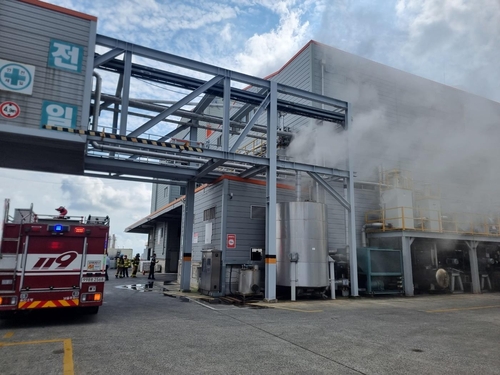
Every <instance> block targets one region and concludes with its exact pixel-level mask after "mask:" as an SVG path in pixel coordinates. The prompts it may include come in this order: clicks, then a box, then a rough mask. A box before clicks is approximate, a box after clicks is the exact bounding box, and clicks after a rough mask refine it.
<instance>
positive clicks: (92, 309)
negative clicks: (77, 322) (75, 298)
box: [82, 306, 99, 315]
mask: <svg viewBox="0 0 500 375" xmlns="http://www.w3.org/2000/svg"><path fill="white" fill-rule="evenodd" d="M82 309H83V313H84V314H86V315H95V314H97V313H98V312H99V306H89V307H82Z"/></svg>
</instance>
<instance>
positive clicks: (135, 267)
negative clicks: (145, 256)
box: [132, 254, 141, 277]
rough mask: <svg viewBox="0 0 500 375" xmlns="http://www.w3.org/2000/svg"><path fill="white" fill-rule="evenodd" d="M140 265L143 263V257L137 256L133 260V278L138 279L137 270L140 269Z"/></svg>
mask: <svg viewBox="0 0 500 375" xmlns="http://www.w3.org/2000/svg"><path fill="white" fill-rule="evenodd" d="M139 263H141V256H140V255H139V254H135V258H134V259H132V277H137V276H136V275H137V270H138V269H139Z"/></svg>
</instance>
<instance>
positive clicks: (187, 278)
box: [181, 181, 195, 291]
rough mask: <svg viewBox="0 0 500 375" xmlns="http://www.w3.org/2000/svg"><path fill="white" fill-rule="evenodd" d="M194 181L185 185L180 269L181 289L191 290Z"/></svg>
mask: <svg viewBox="0 0 500 375" xmlns="http://www.w3.org/2000/svg"><path fill="white" fill-rule="evenodd" d="M194 187H195V182H194V181H188V183H187V186H186V201H185V202H184V211H183V220H184V231H183V234H182V271H181V290H183V291H190V290H191V256H192V249H193V221H194Z"/></svg>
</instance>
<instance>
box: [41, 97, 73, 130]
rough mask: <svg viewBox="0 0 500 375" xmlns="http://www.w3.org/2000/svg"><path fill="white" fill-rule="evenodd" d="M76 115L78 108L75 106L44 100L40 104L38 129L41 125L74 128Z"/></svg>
mask: <svg viewBox="0 0 500 375" xmlns="http://www.w3.org/2000/svg"><path fill="white" fill-rule="evenodd" d="M77 114H78V107H77V106H76V105H71V104H67V103H59V102H51V101H49V100H44V101H43V103H42V119H41V122H40V127H42V126H43V125H53V126H62V127H65V128H76V119H77Z"/></svg>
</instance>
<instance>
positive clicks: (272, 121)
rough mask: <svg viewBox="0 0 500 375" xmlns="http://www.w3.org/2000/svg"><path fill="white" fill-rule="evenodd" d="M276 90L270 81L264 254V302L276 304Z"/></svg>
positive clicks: (275, 85)
mask: <svg viewBox="0 0 500 375" xmlns="http://www.w3.org/2000/svg"><path fill="white" fill-rule="evenodd" d="M277 102H278V89H277V83H276V82H274V81H271V87H270V102H269V109H268V111H267V114H268V116H267V126H268V128H267V143H268V144H269V145H271V147H268V148H267V151H266V153H267V158H268V159H269V168H268V171H267V176H266V191H267V202H266V254H265V271H266V281H265V300H266V301H268V302H276V202H277V197H276V180H277V166H276V158H277V152H276V147H274V145H276V139H277V135H276V131H277V129H278V105H277Z"/></svg>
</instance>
